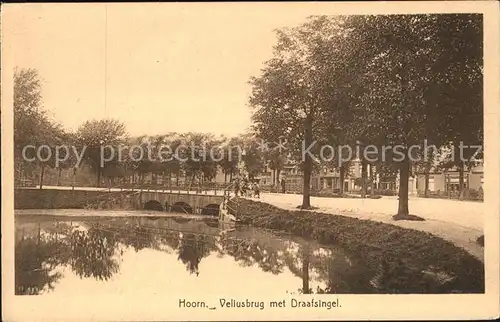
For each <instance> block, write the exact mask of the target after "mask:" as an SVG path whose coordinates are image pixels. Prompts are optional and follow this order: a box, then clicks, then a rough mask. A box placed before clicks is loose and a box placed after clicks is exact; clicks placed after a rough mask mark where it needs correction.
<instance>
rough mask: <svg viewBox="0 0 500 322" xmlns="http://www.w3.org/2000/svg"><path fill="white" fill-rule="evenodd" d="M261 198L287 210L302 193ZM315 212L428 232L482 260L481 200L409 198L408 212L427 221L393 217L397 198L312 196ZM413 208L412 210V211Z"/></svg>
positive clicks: (294, 208) (293, 205)
mask: <svg viewBox="0 0 500 322" xmlns="http://www.w3.org/2000/svg"><path fill="white" fill-rule="evenodd" d="M260 201H262V202H266V203H269V204H272V205H274V206H276V207H279V208H282V209H286V210H297V208H296V207H297V205H299V204H301V201H302V196H301V195H292V194H263V195H262V196H261V199H260ZM311 203H312V205H313V206H316V207H319V209H317V210H315V211H317V212H323V213H329V214H336V215H344V216H348V217H354V218H359V219H368V220H374V221H379V222H383V223H387V224H392V225H396V226H400V227H403V228H409V229H415V230H420V231H424V232H428V233H431V234H433V235H436V236H439V237H441V238H443V239H445V240H448V241H450V242H452V243H454V244H455V245H456V246H459V247H462V248H464V249H465V250H467V251H468V252H469V253H471V254H472V255H474V256H475V257H477V258H478V259H480V260H481V261H484V249H483V247H481V246H480V245H478V244H477V243H476V239H477V238H478V237H479V236H481V235H482V234H483V228H482V227H483V225H482V219H483V216H482V206H483V204H482V203H476V202H460V201H454V200H438V199H423V198H412V199H411V200H410V213H412V214H416V215H419V216H421V217H424V218H425V219H426V221H394V220H393V219H392V215H394V214H395V212H396V209H397V198H393V197H386V198H382V199H348V198H319V197H312V198H311ZM412 210H413V211H412Z"/></svg>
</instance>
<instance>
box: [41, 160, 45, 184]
mask: <svg viewBox="0 0 500 322" xmlns="http://www.w3.org/2000/svg"><path fill="white" fill-rule="evenodd" d="M44 172H45V163H43V162H42V164H41V169H40V189H42V186H43V174H44Z"/></svg>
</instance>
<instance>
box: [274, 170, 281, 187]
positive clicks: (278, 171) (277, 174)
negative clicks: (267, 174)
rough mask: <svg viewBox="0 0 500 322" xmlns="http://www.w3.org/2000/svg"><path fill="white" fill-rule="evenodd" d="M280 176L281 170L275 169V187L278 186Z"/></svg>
mask: <svg viewBox="0 0 500 322" xmlns="http://www.w3.org/2000/svg"><path fill="white" fill-rule="evenodd" d="M280 174H281V169H276V177H275V179H276V186H279V185H280Z"/></svg>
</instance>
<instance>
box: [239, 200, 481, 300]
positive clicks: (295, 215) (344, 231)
mask: <svg viewBox="0 0 500 322" xmlns="http://www.w3.org/2000/svg"><path fill="white" fill-rule="evenodd" d="M235 201H236V202H237V204H238V205H239V207H238V209H239V212H238V217H239V218H240V219H241V221H242V223H243V224H248V225H252V226H255V227H262V228H267V229H275V230H282V231H286V232H291V233H293V234H295V235H298V236H301V237H305V238H313V239H315V240H316V241H318V242H320V243H322V244H325V245H328V244H335V245H339V246H341V247H342V248H343V249H345V250H346V251H347V252H349V253H350V254H352V255H353V256H355V257H357V258H358V259H359V260H360V261H361V262H362V263H363V264H364V265H366V266H367V267H368V268H369V269H370V270H371V272H372V274H373V281H374V283H375V284H376V285H377V289H378V291H379V292H380V293H453V292H457V293H483V292H484V265H483V263H482V262H481V261H480V260H478V259H476V258H475V257H474V256H472V255H470V254H469V253H468V252H467V251H465V250H464V249H462V248H459V247H456V246H455V245H453V244H452V243H450V242H448V241H445V240H443V239H441V238H439V237H436V236H434V235H431V234H429V233H425V232H421V231H417V230H412V229H405V228H401V227H398V226H394V225H390V224H384V223H380V222H375V221H369V220H360V219H356V218H351V217H345V216H340V215H331V214H324V213H317V212H310V211H287V210H283V209H280V208H277V207H274V206H272V205H269V204H266V203H262V202H256V201H251V200H246V199H242V198H237V199H236V200H235Z"/></svg>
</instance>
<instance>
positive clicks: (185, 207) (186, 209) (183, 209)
mask: <svg viewBox="0 0 500 322" xmlns="http://www.w3.org/2000/svg"><path fill="white" fill-rule="evenodd" d="M170 211H171V212H180V213H186V214H192V213H193V207H191V206H190V205H189V204H187V203H185V202H184V201H178V202H176V203H174V204H173V205H172V207H170Z"/></svg>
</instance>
